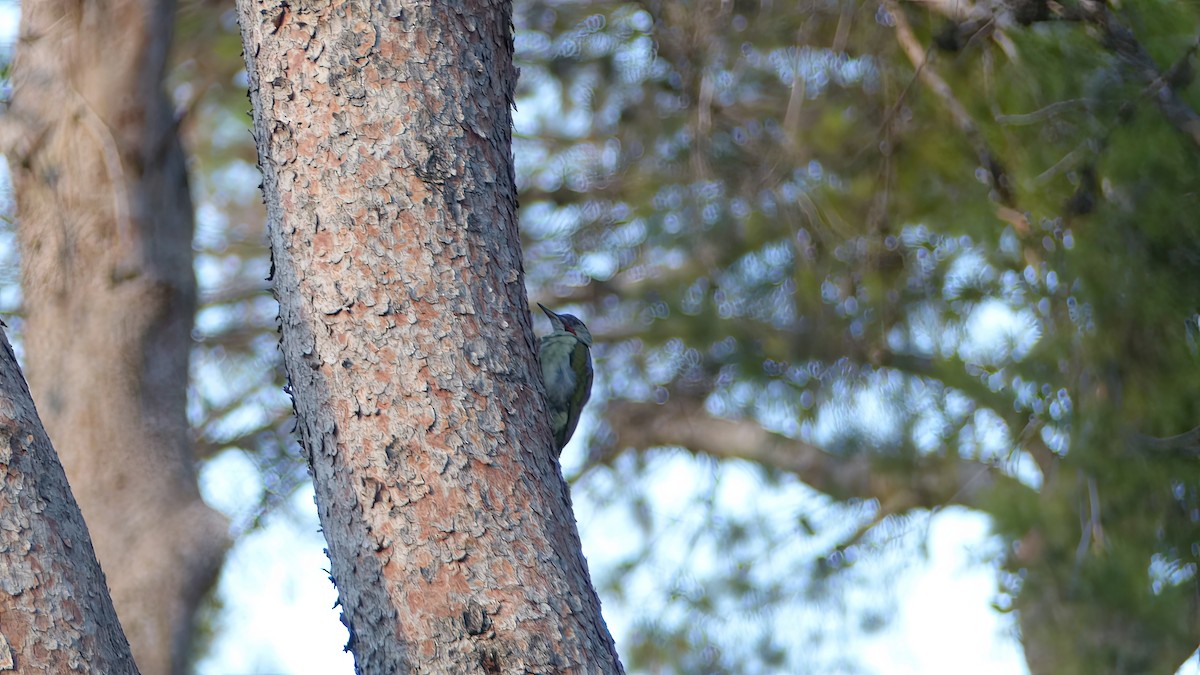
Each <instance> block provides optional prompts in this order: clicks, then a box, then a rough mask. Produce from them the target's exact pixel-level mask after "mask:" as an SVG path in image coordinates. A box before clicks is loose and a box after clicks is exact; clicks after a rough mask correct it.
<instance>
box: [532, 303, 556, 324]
mask: <svg viewBox="0 0 1200 675" xmlns="http://www.w3.org/2000/svg"><path fill="white" fill-rule="evenodd" d="M537 306H538V307H541V308H542V311H543V312H545V313H546V316H548V317H550V320H551V321H553V320H554V319H557V318H558V315H557V314H555V313H554V312H551V311H550V310H548V309H546V306H545V305H543V304H542V303H540V302H539V303H538V304H537Z"/></svg>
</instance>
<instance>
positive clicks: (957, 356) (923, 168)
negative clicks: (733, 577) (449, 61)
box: [517, 0, 1200, 673]
mask: <svg viewBox="0 0 1200 675" xmlns="http://www.w3.org/2000/svg"><path fill="white" fill-rule="evenodd" d="M517 24H518V27H519V32H518V46H519V53H520V54H522V55H523V56H524V58H525V60H526V64H525V65H523V68H522V75H523V78H522V92H521V93H522V96H521V97H520V98H519V102H521V103H522V105H524V106H526V108H525V109H527V110H528V107H530V106H532V107H533V109H534V110H533V113H532V114H531V115H530V116H529V118H530V119H532V122H531V123H530V124H529V126H528V127H525V128H521V129H519V131H520V132H521V133H520V135H519V137H520V139H521V140H520V143H519V145H518V150H517V152H518V156H519V157H524V158H527V159H526V161H525V162H524V163H523V164H522V165H521V167H522V170H521V173H520V174H519V176H518V181H519V185H520V186H521V188H522V204H523V205H524V207H525V208H524V211H523V217H524V228H525V231H526V233H527V234H528V235H529V236H530V237H531V238H532V240H533V241H532V242H531V244H530V245H529V246H528V247H527V255H528V257H529V260H530V270H531V275H530V276H531V281H532V284H533V285H534V286H535V287H537V288H541V289H543V290H542V291H541V292H542V293H543V294H546V295H545V297H546V298H547V302H548V303H550V302H554V303H556V304H561V303H563V302H566V301H574V302H576V303H578V304H580V305H583V307H582V309H581V311H579V312H578V313H579V314H580V315H581V316H584V317H586V318H587V320H588V322H589V326H592V327H593V332H594V333H595V334H596V336H597V340H598V342H599V343H601V346H600V348H599V352H600V356H599V358H598V365H597V373H599V374H600V376H601V377H602V378H604V379H605V381H606V383H607V386H608V392H607V393H608V398H609V401H610V402H609V405H608V407H607V409H606V410H605V411H604V413H603V419H604V421H605V422H606V424H604V425H603V426H602V427H601V428H600V430H599V431H598V432H597V433H596V434H595V435H594V436H593V438H592V439H591V442H590V444H589V448H590V450H589V456H588V460H587V465H586V466H585V468H584V470H583V477H582V478H581V480H587V478H586V477H587V476H588V475H590V474H594V473H596V472H597V471H601V472H604V471H610V472H615V473H623V472H628V471H637V470H638V467H640V466H644V464H641V463H633V464H630V463H628V462H623V461H617V458H619V457H623V456H624V455H623V453H626V452H628V451H630V450H633V451H639V452H641V451H649V450H652V449H655V448H662V447H679V448H684V449H687V450H690V451H692V452H695V453H702V454H705V455H709V456H712V457H715V458H721V459H726V458H740V459H746V460H750V461H753V462H757V463H760V464H761V465H763V466H764V467H767V468H769V469H771V470H778V471H783V472H789V473H792V474H794V475H796V476H798V477H799V478H800V479H801V480H802V481H804V482H805V483H807V484H808V485H809V486H811V487H814V488H816V489H818V490H820V491H821V492H823V493H825V494H826V495H828V496H830V497H833V498H835V499H837V500H849V501H848V502H847V503H850V504H853V503H855V502H856V501H858V500H868V501H867V503H868V504H870V505H872V507H873V508H872V509H871V511H872V513H871V514H870V517H869V518H868V520H867V521H866V522H865V523H864V524H863V527H862V528H860V529H859V530H858V531H857V532H854V533H851V534H848V535H847V536H846V537H845V538H844V539H843V540H842V541H841V542H840V545H838V546H837V547H835V551H836V553H835V554H834V555H833V556H832V557H830V558H828V559H827V562H826V564H824V565H818V566H813V567H812V568H811V569H812V571H813V572H814V573H818V574H824V573H825V570H826V569H827V568H828V567H829V563H834V565H833V566H834V567H837V566H839V565H844V564H846V562H847V560H853V559H854V558H856V557H857V556H851V557H850V558H847V557H846V553H847V552H853V551H854V550H855V549H856V548H859V544H860V543H861V538H862V537H863V536H864V535H866V534H868V531H869V530H870V529H871V526H872V525H873V524H875V523H880V522H884V521H887V520H890V519H895V518H897V517H900V516H904V515H905V514H909V513H912V512H914V510H923V509H936V508H939V507H941V506H944V505H948V504H961V505H965V506H968V507H970V508H973V509H978V510H980V511H982V512H984V513H987V514H989V515H990V516H991V517H992V519H993V522H994V524H995V529H996V531H997V532H998V533H999V534H1000V535H1002V536H1003V537H1004V538H1005V539H1006V540H1007V541H1009V542H1010V543H1011V547H1010V548H1009V553H1008V554H1007V555H1006V557H1005V558H1004V560H1003V570H1002V578H1001V583H1002V588H1001V598H1000V604H1001V605H1002V606H1005V607H1009V608H1012V609H1015V610H1017V615H1018V618H1019V625H1020V627H1021V640H1022V644H1023V645H1024V647H1025V650H1026V656H1027V660H1028V663H1029V666H1030V669H1031V671H1032V672H1034V673H1088V672H1130V673H1133V672H1170V671H1172V670H1174V669H1175V668H1176V667H1178V666H1179V664H1180V663H1182V662H1183V661H1184V660H1185V659H1186V658H1187V657H1188V656H1189V655H1190V654H1191V653H1192V651H1193V650H1194V649H1195V647H1196V644H1197V639H1198V636H1200V625H1198V620H1200V614H1198V613H1197V610H1198V609H1200V607H1198V606H1197V602H1198V597H1200V596H1198V594H1197V589H1196V579H1195V565H1196V561H1197V556H1198V555H1200V509H1198V508H1197V507H1198V506H1200V495H1198V494H1197V485H1198V484H1200V483H1198V482H1197V478H1200V473H1198V470H1197V467H1196V463H1195V459H1196V454H1197V451H1198V450H1200V446H1198V445H1197V442H1196V441H1197V437H1200V433H1197V432H1195V431H1191V432H1189V430H1190V429H1194V428H1195V427H1196V426H1197V424H1198V423H1200V414H1198V405H1200V404H1198V403H1197V398H1196V396H1195V395H1194V383H1195V382H1196V378H1197V375H1200V368H1198V365H1200V361H1198V359H1197V353H1196V350H1197V344H1196V338H1197V313H1196V312H1197V306H1196V298H1197V297H1200V287H1198V283H1200V282H1198V281H1197V280H1198V279H1200V275H1198V274H1197V272H1200V236H1198V235H1200V224H1198V223H1197V221H1196V219H1195V217H1194V213H1195V210H1196V201H1197V193H1196V191H1195V188H1194V186H1195V185H1196V184H1197V180H1198V179H1200V153H1197V143H1198V140H1200V135H1198V131H1200V122H1198V119H1200V118H1198V117H1197V113H1196V112H1195V111H1196V100H1197V95H1196V93H1195V91H1194V88H1191V87H1190V84H1191V72H1192V70H1193V68H1192V65H1193V64H1192V59H1193V58H1194V55H1195V50H1196V46H1197V35H1198V33H1200V11H1198V9H1197V7H1196V6H1195V5H1193V4H1190V3H1165V2H1153V1H1147V2H1129V3H1121V9H1119V10H1117V9H1113V8H1110V7H1108V6H1107V5H1106V4H1105V3H1102V2H1092V1H1087V0H1083V1H1080V2H1065V3H1046V2H1023V1H1020V2H987V1H980V2H932V1H931V2H921V3H916V2H914V3H905V4H901V3H897V2H892V1H890V0H889V1H886V2H852V1H849V0H840V1H839V0H802V1H801V2H798V3H790V4H789V3H783V4H779V3H738V2H715V1H712V2H708V1H704V0H700V1H698V2H676V1H672V0H657V1H650V2H645V3H638V4H625V3H604V4H597V3H587V4H575V3H559V2H539V1H533V2H527V3H523V4H521V5H519V10H518V19H517ZM548 97H555V98H556V99H557V101H558V103H559V105H560V106H561V111H560V110H557V109H556V108H555V106H552V105H548V104H546V103H545V102H544V101H545V100H546V99H547V98H548ZM551 294H552V295H553V296H557V299H556V300H550V299H549V298H550V296H551ZM605 343H606V344H605ZM1180 434H1182V435H1180ZM625 478H626V479H625V480H620V479H618V480H615V481H613V482H615V483H617V484H620V483H623V482H630V480H631V479H630V477H629V476H626V477H625ZM647 489H654V487H653V486H649V487H647ZM797 515H798V518H799V520H801V522H803V521H804V520H805V515H804V514H803V513H801V514H797ZM647 527H651V526H650V525H648V526H647ZM743 534H744V533H743ZM796 536H805V530H804V528H798V529H797V531H796ZM793 572H794V571H793ZM761 588H762V587H760V589H761ZM745 590H746V589H743V590H742V591H736V592H744V591H745ZM721 592H722V591H713V592H711V593H700V594H699V596H700V597H701V598H707V600H704V601H703V602H694V601H692V602H691V604H690V605H688V606H689V607H690V608H691V609H690V611H686V612H683V613H679V614H676V616H678V617H684V618H682V619H671V618H664V619H663V620H662V621H660V622H655V623H653V629H652V630H650V629H647V630H643V631H642V632H641V635H643V636H644V639H645V642H639V643H637V644H635V645H633V646H632V649H633V652H632V653H633V655H634V658H632V660H631V663H630V665H631V667H635V668H637V667H641V668H654V667H663V666H672V667H673V668H675V669H678V670H688V667H686V666H685V665H681V664H683V663H684V662H681V661H678V660H677V659H680V658H682V657H681V655H682V654H685V653H687V654H695V653H696V652H697V651H698V650H700V649H702V648H703V647H704V646H705V645H712V646H717V647H720V646H721V645H722V644H723V643H722V640H721V638H720V637H719V636H718V635H712V634H709V635H700V636H697V632H696V626H697V623H698V620H699V618H700V617H704V616H710V615H711V614H712V612H713V611H714V610H715V611H721V610H720V608H722V607H725V605H723V604H722V603H721V602H719V601H718V599H717V598H716V597H714V596H716V595H719V594H720V593H721ZM760 597H764V598H768V599H769V598H776V599H778V597H779V596H777V595H772V594H771V593H767V594H766V595H763V596H760ZM761 610H762V606H761V605H760V607H759V611H761ZM671 636H674V637H675V638H677V639H675V640H670V639H665V638H667V637H671ZM664 645H667V646H665V647H664ZM671 645H674V646H673V647H672V646H671ZM679 645H688V648H686V649H680V648H679ZM717 651H718V653H719V649H718V650H717ZM738 653H739V654H742V652H738ZM759 653H760V654H767V655H768V656H766V657H763V659H764V660H761V661H760V665H761V666H767V667H771V663H772V662H771V661H770V660H766V659H773V658H776V656H775V654H774V652H773V651H772V650H762V651H760V652H759ZM689 658H690V657H689ZM755 658H756V657H755V656H753V655H751V656H750V659H751V660H754V659H755ZM793 658H794V657H793ZM789 662H790V663H793V664H796V663H798V662H797V661H795V660H792V661H789ZM722 663H724V664H725V666H722V667H725V668H728V669H730V670H731V671H737V670H741V669H747V670H754V669H755V668H756V666H753V665H751V663H750V662H747V661H741V662H740V665H730V663H731V662H730V661H728V660H726V661H722V660H721V659H720V658H719V657H718V658H717V659H716V660H715V661H714V662H713V664H710V666H709V667H714V668H716V667H718V666H721V664H722ZM732 663H733V664H738V661H733V662H732Z"/></svg>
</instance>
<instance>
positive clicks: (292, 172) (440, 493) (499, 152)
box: [238, 0, 622, 674]
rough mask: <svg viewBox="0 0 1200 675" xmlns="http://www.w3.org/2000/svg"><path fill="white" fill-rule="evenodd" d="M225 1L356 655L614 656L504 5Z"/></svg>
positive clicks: (481, 663)
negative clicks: (545, 379) (238, 45)
mask: <svg viewBox="0 0 1200 675" xmlns="http://www.w3.org/2000/svg"><path fill="white" fill-rule="evenodd" d="M238 14H239V17H240V19H241V26H242V35H243V40H244V43H245V54H246V66H247V72H248V79H249V84H250V97H251V101H252V103H253V118H254V125H253V129H254V136H255V140H256V145H257V147H258V152H259V166H260V167H261V168H262V172H263V194H264V197H265V201H266V204H267V213H268V233H269V236H268V239H269V242H270V247H271V260H272V263H273V264H272V276H273V280H274V285H273V289H274V291H275V294H276V298H277V299H278V300H279V314H280V329H281V333H282V339H281V342H280V348H281V351H282V352H283V357H284V366H285V368H286V369H287V374H288V386H289V389H290V392H291V394H292V396H293V400H294V403H295V407H296V418H297V427H298V431H299V436H300V443H301V448H302V451H303V454H304V457H305V459H306V460H307V462H308V465H309V469H310V471H311V472H312V476H313V483H314V485H315V488H316V501H317V510H318V513H319V515H320V519H321V529H322V531H323V533H324V535H325V539H326V541H328V543H329V548H328V554H329V559H330V562H331V567H330V576H331V577H332V578H333V580H334V581H335V583H336V584H337V587H338V598H339V604H340V605H341V608H342V620H343V622H344V623H345V625H346V627H347V628H348V629H349V631H350V642H349V644H348V645H347V649H349V650H351V651H353V653H354V657H355V670H356V671H357V672H359V673H381V674H386V673H408V672H429V673H518V672H590V673H621V672H622V669H621V664H620V662H619V661H618V659H617V654H616V647H615V646H614V644H613V640H612V637H611V636H610V634H609V632H608V629H607V627H606V626H605V624H604V621H603V619H602V618H601V616H600V602H599V600H598V598H597V596H596V592H595V590H593V588H592V586H591V580H590V577H589V575H588V570H587V565H586V563H585V562H584V559H583V554H582V552H581V550H580V544H579V535H578V532H577V530H576V527H575V520H574V518H573V513H572V511H571V502H570V498H569V497H568V495H567V486H566V484H565V482H564V481H563V479H562V476H561V475H560V473H559V470H558V469H559V466H558V463H557V462H556V461H555V457H556V456H557V451H558V449H559V448H558V446H557V445H555V444H554V443H553V440H552V432H551V425H550V414H549V412H548V409H547V405H546V402H545V392H544V391H542V389H543V388H542V387H541V386H540V385H539V384H538V382H539V381H540V379H539V372H538V368H537V365H536V362H535V360H534V354H533V349H534V341H533V326H532V322H531V321H530V319H529V306H528V302H527V298H526V295H527V292H526V289H525V284H524V274H523V272H522V267H521V248H520V237H519V235H518V232H517V195H516V182H515V176H514V171H513V166H512V103H513V92H514V89H515V87H516V79H517V71H516V68H515V67H513V62H512V56H513V53H512V52H513V46H512V14H511V5H510V4H508V3H506V2H494V3H480V4H477V5H471V6H469V7H466V8H465V9H464V10H463V11H462V13H456V12H446V11H443V9H442V8H441V7H439V6H436V5H431V4H427V5H412V6H406V7H403V8H401V7H398V6H397V7H396V8H394V9H389V10H388V11H380V8H379V7H378V6H377V5H376V4H375V3H373V2H368V1H365V0H350V1H349V2H344V3H340V4H337V5H332V4H330V5H323V6H318V5H305V6H301V7H296V8H292V7H291V6H289V5H286V4H283V5H280V4H278V3H276V2H275V1H274V0H240V2H239V3H238ZM396 83H403V86H396Z"/></svg>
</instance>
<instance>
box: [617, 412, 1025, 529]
mask: <svg viewBox="0 0 1200 675" xmlns="http://www.w3.org/2000/svg"><path fill="white" fill-rule="evenodd" d="M605 417H606V418H607V419H608V421H609V423H610V425H611V426H612V429H613V432H614V434H615V437H616V438H615V444H616V447H617V448H627V447H632V448H638V449H646V448H652V447H661V446H680V447H683V448H686V449H688V450H690V451H692V452H696V453H703V454H706V455H710V456H712V457H716V458H718V459H744V460H747V461H751V462H756V463H759V464H762V465H764V466H769V467H773V468H777V469H781V470H784V471H788V472H791V473H793V474H795V475H796V476H797V477H799V478H800V479H801V480H803V481H804V482H805V483H806V484H808V485H809V486H810V487H812V488H813V489H816V490H820V491H821V492H824V493H826V494H828V495H830V496H832V497H834V498H837V499H851V498H858V499H877V500H878V501H879V503H880V507H881V510H882V511H884V512H886V513H900V512H903V511H906V510H909V509H913V508H936V507H939V506H945V505H948V504H958V505H962V506H967V507H973V508H977V507H979V505H980V503H981V500H982V497H983V496H984V495H985V494H986V493H987V492H988V491H989V490H990V489H991V488H993V487H995V486H997V485H998V484H1000V483H1002V482H1006V483H1014V484H1015V481H1013V479H1011V478H1009V477H1008V476H1005V475H1004V474H1003V473H1002V472H1001V471H1000V470H999V469H998V468H996V467H994V466H992V465H990V464H987V463H984V462H979V461H975V460H969V459H963V458H961V457H958V456H938V455H920V456H916V457H909V458H894V457H888V458H881V457H878V456H872V455H871V454H869V453H857V454H853V455H844V456H839V455H835V454H832V453H829V452H825V451H824V450H822V449H821V448H819V447H817V446H815V445H812V444H811V443H806V442H804V441H801V440H797V439H794V438H789V437H787V436H783V435H781V434H775V433H772V432H769V431H767V430H765V429H763V428H762V427H761V426H760V425H758V424H756V423H754V422H750V421H746V420H730V419H723V418H718V417H715V416H713V415H710V414H709V413H707V412H705V411H704V409H703V405H702V403H701V402H700V401H699V400H696V399H687V398H684V397H673V398H672V399H671V400H670V401H668V402H667V403H665V404H663V405H656V404H654V403H643V402H634V401H613V402H611V403H609V404H608V408H607V410H606V412H605Z"/></svg>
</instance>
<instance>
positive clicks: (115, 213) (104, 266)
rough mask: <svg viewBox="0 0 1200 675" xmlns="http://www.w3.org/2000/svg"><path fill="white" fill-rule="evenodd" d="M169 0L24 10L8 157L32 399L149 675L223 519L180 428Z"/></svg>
mask: <svg viewBox="0 0 1200 675" xmlns="http://www.w3.org/2000/svg"><path fill="white" fill-rule="evenodd" d="M173 23H174V3H173V2H169V1H165V2H154V1H152V0H145V1H138V0H118V1H116V2H109V3H100V4H86V5H80V4H78V3H71V2H59V1H57V0H48V1H46V2H30V3H25V4H24V5H23V7H22V15H21V25H20V35H19V39H18V48H17V50H16V54H15V57H14V61H13V64H12V72H11V78H12V99H11V102H10V105H9V108H8V110H7V114H6V115H5V117H4V120H5V123H6V127H5V137H4V149H5V152H6V154H7V156H8V160H9V161H8V163H9V168H10V171H11V174H12V180H13V191H14V193H15V197H16V223H17V233H18V238H19V240H20V245H21V266H22V284H23V303H24V307H23V310H24V318H25V322H24V331H25V341H24V346H25V355H26V362H27V364H28V372H29V380H30V384H31V389H32V391H33V394H34V399H35V400H36V401H37V403H38V408H39V410H40V412H41V414H42V416H43V421H44V422H45V424H46V428H47V430H48V432H49V434H50V436H51V437H52V438H53V439H54V444H55V446H56V448H57V449H58V451H59V453H60V456H61V458H62V461H63V465H64V467H65V469H66V473H67V476H68V477H69V479H70V481H71V485H72V489H73V491H74V494H75V497H76V499H77V500H78V501H79V504H80V508H81V509H82V511H83V513H84V514H85V518H86V520H87V523H88V528H89V530H90V532H91V534H92V538H93V541H94V542H95V546H96V552H97V555H98V557H99V559H100V561H101V564H102V565H103V567H104V570H105V572H106V574H107V578H108V583H109V585H110V587H111V589H112V595H113V601H114V604H115V605H116V608H117V613H118V615H119V616H120V617H121V620H122V624H123V625H124V627H125V632H126V635H128V637H129V639H130V642H131V644H132V647H133V653H134V655H135V658H136V661H137V663H138V664H139V667H140V668H141V669H142V671H143V672H145V673H170V672H184V670H185V669H186V661H187V657H188V655H189V653H190V649H189V643H190V641H191V636H192V632H193V631H192V617H193V614H194V612H195V610H196V607H197V605H198V604H199V602H200V601H201V599H202V598H203V596H204V593H205V592H206V591H207V589H208V588H209V586H210V585H211V584H212V581H213V580H214V579H215V577H216V574H217V571H218V570H219V568H220V564H221V560H222V558H223V556H224V552H225V549H226V546H227V544H228V542H227V522H226V519H225V518H224V517H223V516H221V515H220V514H219V513H217V512H216V511H214V510H212V509H211V508H209V507H208V506H207V505H206V504H205V503H204V502H203V501H202V500H201V499H200V494H199V490H198V488H197V483H196V470H195V456H194V454H193V450H194V448H195V443H193V439H192V436H191V433H190V430H189V426H188V420H187V382H188V357H189V352H190V349H191V343H192V335H191V331H192V325H193V319H194V314H195V311H196V283H195V276H194V272H193V268H192V249H191V245H192V202H191V195H190V193H189V190H188V182H187V173H186V166H185V157H184V154H183V149H182V147H181V146H180V144H179V139H178V136H177V133H176V123H175V116H174V110H173V108H172V105H171V103H170V102H169V101H168V100H167V98H166V96H165V95H164V94H163V90H162V84H163V75H164V72H165V69H166V64H165V62H166V55H167V53H168V49H169V46H170V40H171V35H172V28H173Z"/></svg>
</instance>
